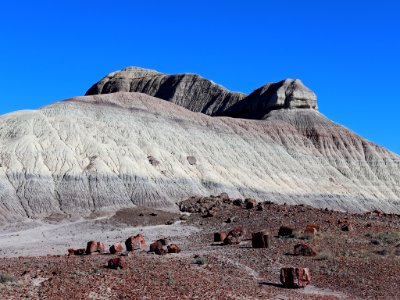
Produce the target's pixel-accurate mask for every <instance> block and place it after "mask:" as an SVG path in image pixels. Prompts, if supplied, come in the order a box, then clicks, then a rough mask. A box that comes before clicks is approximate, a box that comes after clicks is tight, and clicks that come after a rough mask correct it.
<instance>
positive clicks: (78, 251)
mask: <svg viewBox="0 0 400 300" xmlns="http://www.w3.org/2000/svg"><path fill="white" fill-rule="evenodd" d="M85 253H86V249H85V248H82V249H72V248H71V249H68V255H84V254H85Z"/></svg>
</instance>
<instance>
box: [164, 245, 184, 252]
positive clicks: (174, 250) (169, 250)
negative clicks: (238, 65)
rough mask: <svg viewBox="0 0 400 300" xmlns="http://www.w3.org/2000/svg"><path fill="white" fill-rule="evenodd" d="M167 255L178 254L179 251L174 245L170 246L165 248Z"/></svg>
mask: <svg viewBox="0 0 400 300" xmlns="http://www.w3.org/2000/svg"><path fill="white" fill-rule="evenodd" d="M167 249H168V253H179V252H181V249H180V248H179V247H178V246H177V245H176V244H171V245H169V246H168V247H167Z"/></svg>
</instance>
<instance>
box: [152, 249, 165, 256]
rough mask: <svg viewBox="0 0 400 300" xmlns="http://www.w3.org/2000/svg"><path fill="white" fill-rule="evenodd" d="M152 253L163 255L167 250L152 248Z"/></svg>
mask: <svg viewBox="0 0 400 300" xmlns="http://www.w3.org/2000/svg"><path fill="white" fill-rule="evenodd" d="M154 253H155V254H157V255H165V254H167V251H166V250H165V249H164V248H156V249H155V250H154Z"/></svg>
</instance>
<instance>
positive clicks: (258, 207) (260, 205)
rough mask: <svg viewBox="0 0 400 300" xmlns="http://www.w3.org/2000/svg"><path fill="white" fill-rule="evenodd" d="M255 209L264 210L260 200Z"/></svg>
mask: <svg viewBox="0 0 400 300" xmlns="http://www.w3.org/2000/svg"><path fill="white" fill-rule="evenodd" d="M257 210H258V211H263V210H264V205H263V204H262V203H261V202H260V203H258V204H257Z"/></svg>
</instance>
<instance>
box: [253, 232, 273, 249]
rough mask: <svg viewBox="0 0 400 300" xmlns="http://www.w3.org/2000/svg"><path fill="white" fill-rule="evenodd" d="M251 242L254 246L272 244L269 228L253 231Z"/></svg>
mask: <svg viewBox="0 0 400 300" xmlns="http://www.w3.org/2000/svg"><path fill="white" fill-rule="evenodd" d="M251 244H252V246H253V248H268V247H269V245H270V234H269V231H268V230H263V231H260V232H255V233H252V235H251Z"/></svg>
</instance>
